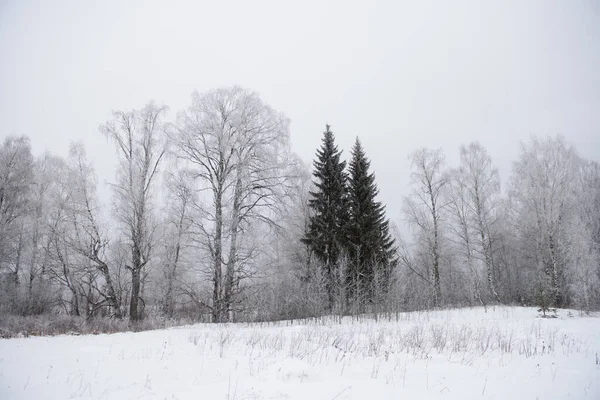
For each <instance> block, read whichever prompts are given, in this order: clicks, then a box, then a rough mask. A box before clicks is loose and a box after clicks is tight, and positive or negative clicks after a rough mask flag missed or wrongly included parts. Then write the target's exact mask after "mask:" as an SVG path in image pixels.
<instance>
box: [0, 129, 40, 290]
mask: <svg viewBox="0 0 600 400" xmlns="http://www.w3.org/2000/svg"><path fill="white" fill-rule="evenodd" d="M32 180H33V156H32V155H31V146H30V144H29V139H28V138H26V137H24V136H22V137H8V138H6V139H5V140H4V143H3V144H2V147H1V148H0V273H4V272H8V275H10V276H11V278H12V279H10V280H11V281H12V282H13V283H14V286H15V287H16V286H18V285H19V275H20V274H21V267H22V263H23V248H24V239H25V238H24V233H25V232H24V229H25V223H24V218H25V217H26V215H27V213H28V211H29V208H30V201H29V199H30V191H31V184H32ZM15 295H16V293H15Z"/></svg>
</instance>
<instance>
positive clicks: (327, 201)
mask: <svg viewBox="0 0 600 400" xmlns="http://www.w3.org/2000/svg"><path fill="white" fill-rule="evenodd" d="M345 168H346V162H345V161H342V160H341V151H339V150H338V148H337V146H336V145H335V137H334V135H333V132H332V131H331V129H330V126H329V125H326V130H325V132H324V133H323V139H322V145H321V148H320V149H319V150H317V158H316V160H315V161H314V172H313V176H314V177H315V178H316V180H315V181H314V184H315V187H316V190H315V191H311V192H310V199H309V207H310V208H311V209H312V211H313V215H312V217H311V219H310V222H309V227H308V231H307V232H306V235H305V237H304V238H303V239H302V242H303V243H305V244H306V245H307V246H308V247H309V249H310V250H311V251H312V254H314V256H315V257H316V258H317V260H319V261H320V262H321V264H322V265H323V269H324V271H323V272H324V276H325V286H326V290H327V295H328V300H329V304H328V306H329V309H330V310H331V309H332V308H333V305H334V303H335V298H336V290H337V288H338V287H339V283H340V282H339V281H338V279H339V273H340V259H341V257H342V253H343V250H344V247H345V236H346V235H345V222H346V221H347V217H346V215H347V214H346V213H347V206H346V197H347V196H346V180H347V176H346V172H345Z"/></svg>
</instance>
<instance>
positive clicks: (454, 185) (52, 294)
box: [0, 87, 600, 335]
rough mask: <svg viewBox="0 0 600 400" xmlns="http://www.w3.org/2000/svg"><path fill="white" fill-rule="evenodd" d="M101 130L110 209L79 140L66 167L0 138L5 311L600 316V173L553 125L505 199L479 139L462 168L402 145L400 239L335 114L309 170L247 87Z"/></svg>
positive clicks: (261, 317)
mask: <svg viewBox="0 0 600 400" xmlns="http://www.w3.org/2000/svg"><path fill="white" fill-rule="evenodd" d="M99 131H100V133H98V134H103V135H104V136H106V138H107V139H108V140H109V141H110V142H111V143H112V144H113V145H114V146H115V147H114V148H115V150H116V152H117V154H118V162H119V166H118V173H117V175H116V176H115V179H114V181H112V182H111V185H110V187H111V196H110V199H111V201H110V203H109V204H101V202H100V201H99V198H98V193H97V186H98V182H97V178H96V175H95V172H94V169H93V167H92V165H91V163H90V162H89V160H88V158H87V156H86V149H85V148H84V147H83V146H82V145H81V144H73V145H72V146H71V148H70V150H69V156H68V158H66V159H63V158H61V157H58V156H55V155H51V154H48V153H46V154H44V155H43V156H41V157H34V156H33V155H32V152H31V145H30V142H29V139H28V138H27V137H26V136H20V137H18V136H10V137H7V138H6V139H5V140H4V142H3V144H2V147H1V148H0V315H1V316H4V317H6V318H4V317H3V318H1V319H3V320H5V321H6V320H7V318H8V317H9V316H10V317H11V318H20V317H27V318H42V317H47V318H50V319H53V318H59V317H60V316H65V315H68V316H71V317H72V319H70V320H69V321H79V320H81V321H85V323H86V324H87V323H91V321H108V320H110V321H117V322H118V321H129V322H130V323H132V324H133V325H134V326H142V324H143V323H144V321H151V322H150V323H149V325H147V326H146V327H152V324H153V323H157V324H159V325H161V324H162V326H164V325H165V324H168V323H172V324H175V323H185V322H195V321H203V322H241V321H272V320H282V319H296V318H308V317H317V316H322V315H331V314H335V315H356V314H361V313H373V314H375V315H377V314H380V313H391V312H398V311H409V310H420V309H431V308H441V307H460V306H473V305H483V306H487V305H492V304H511V305H529V306H531V305H535V306H536V307H538V308H539V309H540V313H541V314H543V315H546V314H548V315H551V314H552V313H551V310H552V309H555V308H566V307H569V308H577V309H579V310H581V311H583V312H587V313H589V312H590V311H593V310H598V309H599V308H600V165H599V164H598V163H597V162H595V161H592V160H585V159H583V158H581V157H580V156H579V155H578V154H577V152H576V150H575V149H574V148H573V147H571V146H570V145H569V144H568V142H567V141H566V140H565V139H564V138H562V137H560V136H556V137H534V138H531V139H528V140H527V141H524V142H523V143H522V144H521V151H520V156H519V158H518V159H517V160H515V161H514V163H513V169H512V173H511V175H510V177H509V178H508V179H506V180H503V185H504V188H503V189H504V190H501V187H500V176H499V173H498V171H497V169H496V168H495V167H494V162H493V160H492V159H491V158H490V156H489V155H488V153H487V152H486V150H485V148H483V147H482V146H481V145H480V144H478V143H477V142H473V143H469V144H464V145H463V146H461V147H460V150H459V151H460V162H459V163H458V165H448V164H447V163H445V159H444V154H443V153H442V151H441V150H437V149H420V150H417V151H415V152H413V153H411V154H410V155H409V157H410V160H411V165H412V171H411V177H410V178H411V184H410V195H408V196H406V197H405V198H404V199H402V200H399V201H402V211H403V217H404V218H403V220H402V221H399V223H403V224H406V225H407V227H409V228H410V232H411V235H410V236H409V237H401V235H400V233H399V230H398V228H397V226H395V225H394V223H393V222H392V221H391V220H390V219H388V217H387V216H386V211H385V205H383V204H382V203H380V202H379V201H378V199H377V197H378V196H377V195H378V188H377V183H376V172H377V171H373V170H372V169H371V168H370V162H369V154H367V153H366V151H365V149H364V148H363V147H362V145H361V142H360V139H359V138H357V139H356V142H355V144H354V146H353V147H352V148H351V149H344V151H343V152H342V149H339V148H338V147H337V145H336V143H335V135H334V132H335V124H334V125H333V127H330V126H329V125H327V126H326V127H325V132H324V134H323V137H322V142H321V143H320V144H319V147H318V148H317V149H316V154H315V157H314V160H313V162H312V165H311V166H308V165H305V164H304V163H303V162H302V161H301V160H300V159H299V158H298V157H297V156H296V155H295V154H294V153H293V152H292V151H291V149H290V121H289V120H288V119H287V118H286V116H285V115H284V114H282V113H281V112H279V111H277V110H275V109H274V108H271V107H270V106H269V105H267V104H265V103H264V102H263V101H262V100H261V99H260V97H259V95H258V94H257V93H255V92H252V91H249V90H246V89H242V88H240V87H232V88H222V89H216V90H212V91H209V92H206V93H194V94H193V95H192V101H191V104H190V106H189V107H188V108H186V109H185V110H182V111H179V112H177V113H176V116H175V117H174V118H173V120H171V121H169V120H168V116H167V108H166V107H163V106H159V105H156V104H154V103H149V104H147V105H146V106H145V107H143V108H141V109H138V110H132V111H116V112H114V113H113V118H112V119H110V120H109V121H107V122H105V123H103V124H102V125H100V128H99ZM457 147H458V144H457ZM87 150H88V151H89V150H90V149H87ZM346 150H349V151H348V152H346ZM371 156H372V155H371ZM401 156H404V155H401ZM71 317H69V318H71ZM123 326H125V325H123ZM3 329H4V330H10V329H16V328H14V327H13V328H7V327H3V326H0V330H3ZM65 329H69V330H76V329H77V327H73V326H69V327H67V328H65ZM114 329H118V328H114ZM140 329H143V328H140ZM0 333H2V334H5V333H4V332H0ZM6 334H7V335H10V334H11V332H6Z"/></svg>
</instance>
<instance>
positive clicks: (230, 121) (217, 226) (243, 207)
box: [175, 87, 289, 322]
mask: <svg viewBox="0 0 600 400" xmlns="http://www.w3.org/2000/svg"><path fill="white" fill-rule="evenodd" d="M175 135H176V143H177V151H178V157H179V158H180V160H182V161H183V162H184V163H186V164H187V167H188V169H189V172H190V176H191V177H192V178H193V179H194V181H195V183H196V185H197V189H199V190H201V191H206V192H205V193H208V195H207V196H205V202H204V203H202V212H203V214H204V218H203V223H202V224H196V226H197V227H198V228H199V233H200V235H201V236H202V239H203V240H202V242H203V244H204V246H205V248H206V250H207V251H208V253H209V254H210V259H211V267H210V270H211V275H212V277H211V281H212V289H213V290H212V299H211V301H210V302H205V306H207V307H209V308H210V310H211V313H212V318H213V321H214V322H224V321H229V320H231V319H232V318H233V312H234V308H235V307H234V306H235V304H234V303H235V296H236V294H237V293H239V290H240V288H241V287H240V282H241V280H243V279H244V278H246V277H247V276H248V275H247V273H248V270H247V268H246V266H247V263H246V261H247V260H248V259H249V258H250V257H251V255H252V253H253V252H254V251H256V250H257V249H256V248H254V247H253V246H250V247H246V248H244V246H243V244H242V243H241V239H242V238H241V236H242V235H243V233H244V232H245V231H246V230H247V229H248V228H249V227H250V225H252V224H254V223H264V224H267V225H271V226H274V225H276V221H274V219H273V218H272V215H273V212H274V211H275V210H276V209H277V208H278V207H279V206H280V205H281V201H280V199H281V197H282V196H283V195H284V190H285V188H286V185H287V181H288V155H289V121H288V119H287V118H286V117H285V116H284V115H283V114H281V113H279V112H277V111H275V110H273V109H272V108H271V107H269V106H268V105H266V104H265V103H263V101H262V100H261V99H260V98H259V96H258V95H257V94H256V93H254V92H250V91H247V90H244V89H242V88H239V87H233V88H225V89H217V90H213V91H210V92H208V93H205V94H199V93H197V92H196V93H194V94H193V95H192V105H191V106H190V107H189V108H188V109H187V110H185V111H183V112H181V113H180V114H179V115H178V117H177V124H176V134H175Z"/></svg>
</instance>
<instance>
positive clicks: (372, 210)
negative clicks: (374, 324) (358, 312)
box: [346, 138, 397, 304]
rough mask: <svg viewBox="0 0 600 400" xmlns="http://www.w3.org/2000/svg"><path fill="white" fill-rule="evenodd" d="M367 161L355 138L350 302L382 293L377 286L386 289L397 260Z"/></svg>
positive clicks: (349, 248)
mask: <svg viewBox="0 0 600 400" xmlns="http://www.w3.org/2000/svg"><path fill="white" fill-rule="evenodd" d="M370 164H371V163H370V161H369V160H368V159H367V156H366V154H365V151H364V149H363V147H362V145H361V143H360V141H359V140H358V138H357V139H356V142H355V144H354V147H353V148H352V153H351V160H350V164H349V179H348V209H349V210H348V211H349V215H348V217H349V221H348V227H347V237H346V246H347V252H348V271H347V274H346V290H347V291H346V293H347V296H348V301H349V302H357V301H358V302H359V304H360V303H364V302H365V301H370V302H372V301H374V300H375V299H376V296H377V295H380V294H382V293H377V291H378V290H379V291H383V292H387V289H388V287H389V284H390V279H391V272H392V269H393V267H394V266H395V264H396V262H397V261H396V247H395V243H394V239H393V238H392V237H391V235H390V229H389V221H388V220H387V219H386V217H385V207H384V206H383V205H382V204H381V202H378V201H377V200H376V197H377V194H378V193H379V190H378V188H377V184H376V183H375V174H374V173H370V172H369V168H370ZM383 294H384V293H383Z"/></svg>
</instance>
